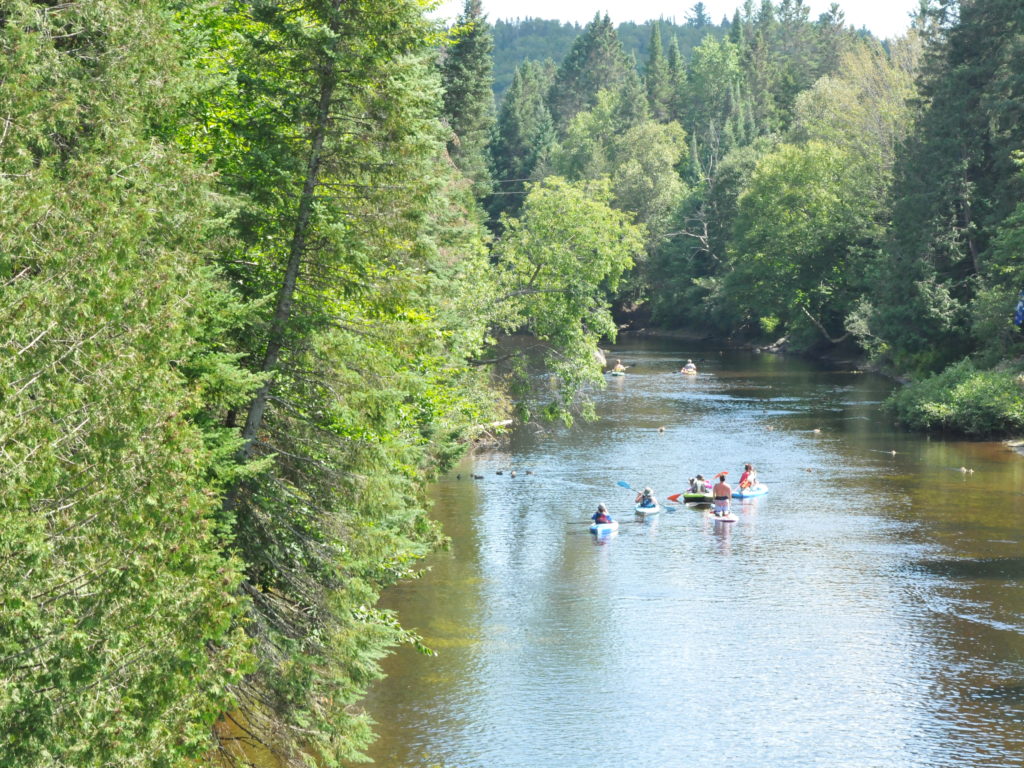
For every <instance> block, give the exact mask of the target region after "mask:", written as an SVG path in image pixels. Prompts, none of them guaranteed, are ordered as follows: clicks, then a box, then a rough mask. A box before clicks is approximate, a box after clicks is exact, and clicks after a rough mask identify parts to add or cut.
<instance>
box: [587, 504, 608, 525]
mask: <svg viewBox="0 0 1024 768" xmlns="http://www.w3.org/2000/svg"><path fill="white" fill-rule="evenodd" d="M590 519H591V520H593V521H594V522H595V523H597V524H598V525H601V524H602V523H611V522H613V520H612V516H611V515H609V514H608V507H606V506H605V505H604V504H598V505H597V512H595V513H594V514H592V515H591V516H590Z"/></svg>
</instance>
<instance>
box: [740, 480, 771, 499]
mask: <svg viewBox="0 0 1024 768" xmlns="http://www.w3.org/2000/svg"><path fill="white" fill-rule="evenodd" d="M766 493H768V486H767V485H761V484H760V483H758V484H757V485H755V486H754V487H753V488H747V489H746V490H744V491H733V492H732V497H733V498H734V499H752V498H754V497H755V496H764V495H765V494H766Z"/></svg>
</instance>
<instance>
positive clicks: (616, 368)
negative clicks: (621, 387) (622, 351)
mask: <svg viewBox="0 0 1024 768" xmlns="http://www.w3.org/2000/svg"><path fill="white" fill-rule="evenodd" d="M612 370H613V371H615V372H616V373H622V372H623V371H625V370H626V366H624V365H623V364H622V361H621V360H616V361H615V365H613V366H612Z"/></svg>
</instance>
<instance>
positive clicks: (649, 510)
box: [634, 504, 661, 517]
mask: <svg viewBox="0 0 1024 768" xmlns="http://www.w3.org/2000/svg"><path fill="white" fill-rule="evenodd" d="M634 509H635V510H636V514H637V516H638V517H647V516H648V515H656V514H658V513H659V512H661V505H660V504H658V505H656V506H653V507H641V506H640V505H639V504H637V505H636V506H635V507H634Z"/></svg>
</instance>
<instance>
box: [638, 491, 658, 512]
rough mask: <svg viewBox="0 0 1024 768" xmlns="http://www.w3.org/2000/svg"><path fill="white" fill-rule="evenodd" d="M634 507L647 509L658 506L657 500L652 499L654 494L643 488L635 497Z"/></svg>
mask: <svg viewBox="0 0 1024 768" xmlns="http://www.w3.org/2000/svg"><path fill="white" fill-rule="evenodd" d="M636 505H637V506H638V507H644V508H645V509H649V508H651V507H656V506H658V500H657V499H656V498H654V493H653V492H652V491H651V489H650V488H644V489H643V490H642V491H640V493H638V494H637V495H636Z"/></svg>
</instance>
